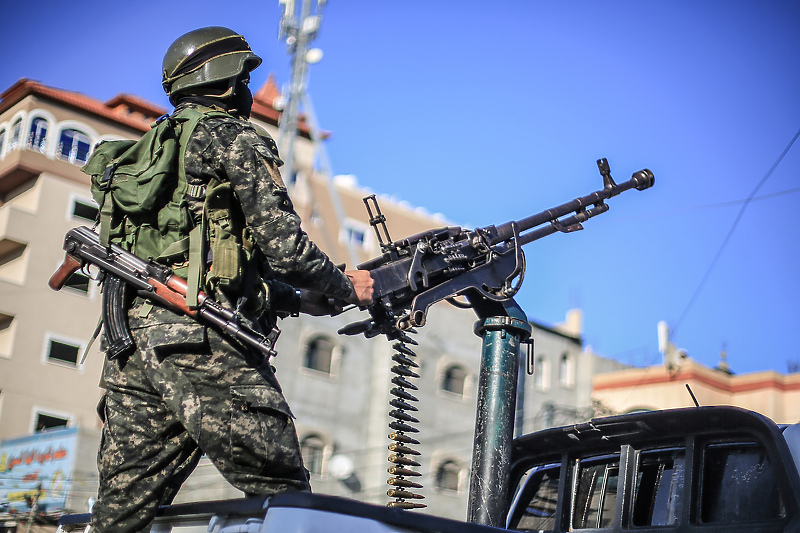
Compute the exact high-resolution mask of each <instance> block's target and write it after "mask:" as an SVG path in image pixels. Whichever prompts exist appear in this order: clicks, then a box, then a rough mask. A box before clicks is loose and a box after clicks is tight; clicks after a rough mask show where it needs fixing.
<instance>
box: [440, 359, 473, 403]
mask: <svg viewBox="0 0 800 533" xmlns="http://www.w3.org/2000/svg"><path fill="white" fill-rule="evenodd" d="M442 390H443V391H446V392H450V393H452V394H457V395H459V396H464V394H466V392H467V372H466V371H465V370H464V369H463V368H461V367H460V366H458V365H453V366H450V367H448V368H447V369H446V370H445V371H444V374H443V375H442Z"/></svg>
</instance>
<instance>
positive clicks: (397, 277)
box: [339, 159, 655, 339]
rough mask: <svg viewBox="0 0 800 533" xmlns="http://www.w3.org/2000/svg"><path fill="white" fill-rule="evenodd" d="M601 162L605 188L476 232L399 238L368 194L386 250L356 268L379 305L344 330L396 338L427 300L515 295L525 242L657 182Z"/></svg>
mask: <svg viewBox="0 0 800 533" xmlns="http://www.w3.org/2000/svg"><path fill="white" fill-rule="evenodd" d="M597 166H598V169H599V170H600V174H601V175H602V177H603V188H602V189H601V190H599V191H595V192H593V193H591V194H589V195H587V196H583V197H580V198H576V199H575V200H572V201H571V202H567V203H565V204H562V205H559V206H557V207H553V208H551V209H547V210H545V211H542V212H541V213H538V214H536V215H532V216H529V217H527V218H524V219H522V220H517V221H512V222H506V223H505V224H501V225H499V226H486V227H484V228H478V229H475V230H473V231H469V230H464V229H462V228H460V227H457V226H456V227H444V228H439V229H434V230H430V231H425V232H422V233H419V234H417V235H414V236H411V237H408V238H405V239H401V240H399V241H394V242H393V241H392V240H391V238H390V237H389V232H388V230H387V229H386V217H385V216H383V214H382V213H381V211H380V207H379V206H378V202H377V200H376V199H375V195H371V196H367V197H366V198H364V203H365V204H366V207H367V213H368V214H369V216H370V225H372V227H373V229H374V230H375V234H376V235H377V238H378V242H379V244H380V246H381V251H382V252H383V254H382V255H381V256H380V257H377V258H375V259H372V260H370V261H367V262H366V263H363V264H361V265H358V268H359V269H360V270H369V271H370V273H371V274H372V278H373V280H374V293H373V297H374V303H373V304H372V305H370V306H369V307H367V309H368V311H369V313H370V316H371V317H370V318H369V319H367V320H364V321H361V322H356V323H353V324H350V325H348V326H345V327H344V328H342V329H340V330H339V333H342V334H345V335H357V334H360V333H363V334H364V335H365V336H366V337H368V338H369V337H374V336H376V335H379V334H385V335H387V337H389V338H390V339H394V338H398V337H399V336H400V335H401V332H403V331H407V330H410V329H412V328H414V327H421V326H423V325H424V324H425V320H426V317H427V314H428V309H429V308H430V306H431V305H433V304H434V303H436V302H439V301H441V300H447V301H449V302H450V303H452V304H454V305H456V306H459V307H473V306H479V305H484V304H486V303H489V304H491V302H503V301H505V300H508V299H509V298H512V297H513V296H514V295H515V294H516V293H517V291H518V290H519V288H520V286H521V284H522V281H523V279H524V275H525V255H524V254H523V252H522V246H523V245H524V244H528V243H529V242H533V241H535V240H537V239H541V238H542V237H546V236H548V235H551V234H553V233H556V232H562V233H570V232H573V231H577V230H580V229H583V226H582V225H581V222H584V221H586V220H588V219H590V218H592V217H593V216H596V215H599V214H602V213H605V212H606V211H608V205H607V204H606V203H605V200H607V199H609V198H611V197H613V196H617V195H618V194H620V193H622V192H624V191H627V190H628V189H632V188H636V189H637V190H639V191H643V190H645V189H647V188H649V187H652V186H653V184H654V183H655V177H654V176H653V173H652V172H650V171H649V170H648V169H644V170H640V171H639V172H636V173H634V174H633V176H632V177H631V179H630V180H628V181H626V182H624V183H620V184H617V183H615V182H614V180H613V178H612V177H611V171H610V169H609V166H608V161H606V159H599V160H598V161H597ZM571 213H572V215H571V216H566V215H570V214H571ZM562 217H566V218H562ZM539 226H542V227H539ZM523 232H527V233H523ZM457 296H465V297H466V299H467V302H462V301H460V300H456V299H455V297H457Z"/></svg>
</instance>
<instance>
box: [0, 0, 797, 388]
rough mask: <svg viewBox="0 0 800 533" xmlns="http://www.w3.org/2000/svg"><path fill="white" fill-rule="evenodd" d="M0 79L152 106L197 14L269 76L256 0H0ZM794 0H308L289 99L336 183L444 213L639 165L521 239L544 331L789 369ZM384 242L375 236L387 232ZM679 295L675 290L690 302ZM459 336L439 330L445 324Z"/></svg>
mask: <svg viewBox="0 0 800 533" xmlns="http://www.w3.org/2000/svg"><path fill="white" fill-rule="evenodd" d="M3 11H4V16H3V22H2V23H0V27H1V28H2V31H1V32H0V48H1V49H2V50H3V54H2V55H0V87H2V88H6V87H8V86H9V85H11V84H12V83H14V82H15V81H16V80H17V79H18V78H21V77H28V78H33V79H36V80H39V81H41V82H43V83H45V84H48V85H53V86H56V87H61V88H64V89H70V90H75V91H80V92H83V93H86V94H88V95H91V96H93V97H96V98H99V99H102V100H106V99H109V98H111V97H113V96H114V95H115V94H117V93H119V92H128V93H134V94H137V95H139V96H142V97H144V98H147V99H149V100H152V101H154V102H157V103H160V104H162V105H164V106H165V107H166V106H167V101H166V99H165V98H164V96H163V94H162V93H161V88H160V77H159V76H160V74H159V70H160V66H161V59H162V57H163V53H164V51H165V50H166V48H167V46H169V44H170V43H171V42H172V41H173V40H174V39H175V38H176V37H178V36H179V35H181V34H182V33H184V32H186V31H189V30H192V29H195V28H197V27H201V26H206V25H223V26H228V27H231V28H233V29H235V30H236V31H239V32H241V33H243V34H244V35H245V36H246V37H247V38H248V40H249V42H250V43H251V45H252V47H253V49H254V50H255V51H256V52H257V53H258V54H259V55H261V56H262V57H263V58H264V65H263V66H262V67H261V68H260V69H258V70H257V71H256V72H255V73H254V76H253V80H254V82H253V86H254V87H258V86H260V84H262V83H263V82H264V81H265V80H266V77H267V74H268V73H269V72H270V71H272V72H275V73H276V74H277V76H278V81H279V83H283V82H285V81H286V80H287V77H288V71H289V68H288V57H287V56H286V51H285V47H284V45H283V43H281V42H279V41H278V39H277V25H278V19H279V16H280V8H279V6H278V2H277V0H275V1H262V2H226V3H219V2H210V1H195V2H174V1H163V0H162V1H158V2H156V1H152V0H144V1H140V2H137V3H136V4H135V6H134V4H130V3H128V4H125V3H110V2H99V1H87V2H81V3H80V4H70V3H63V2H53V1H45V2H38V3H30V2H28V3H14V5H13V6H4V7H3ZM797 28H800V3H798V2H793V1H785V2H784V1H756V0H753V1H737V0H720V1H704V0H692V1H679V0H672V1H669V2H667V1H660V2H656V1H652V2H641V1H605V2H597V1H580V2H579V1H572V0H565V1H561V2H544V1H515V2H511V1H507V2H502V1H500V2H487V1H483V2H479V1H475V0H460V1H458V2H456V1H438V2H430V1H427V0H426V1H418V0H406V1H403V2H368V1H363V0H362V1H347V2H345V1H341V0H338V1H337V0H333V1H331V2H329V4H328V6H327V7H326V9H325V12H324V20H323V23H322V29H321V32H320V34H319V37H318V39H317V41H316V42H315V45H316V46H319V47H320V48H322V49H323V50H324V53H325V56H324V58H323V60H322V62H320V63H319V64H317V65H314V66H312V67H311V71H310V72H311V74H310V94H311V97H312V99H313V101H314V105H315V108H316V111H317V114H318V116H319V120H320V122H321V124H322V126H323V127H324V128H325V129H327V130H330V131H332V132H333V137H332V139H331V141H330V142H329V147H328V148H329V154H330V157H331V160H332V165H333V167H334V171H335V172H336V173H341V174H355V175H356V176H357V177H358V180H359V182H360V184H362V185H364V186H367V187H369V188H371V189H373V190H375V191H377V192H381V193H386V194H391V195H394V196H396V197H398V198H400V199H402V200H406V201H408V202H410V203H411V204H413V205H416V206H423V207H425V208H427V209H428V210H429V211H431V212H441V213H443V214H444V215H445V216H446V217H447V218H448V219H449V220H451V221H453V222H455V223H458V224H462V225H465V226H470V227H474V226H485V225H488V224H492V223H500V222H505V221H507V220H510V219H520V218H523V217H525V216H527V215H529V214H532V213H535V212H539V211H541V210H543V209H546V208H548V207H552V206H555V205H558V204H561V203H564V202H566V201H569V200H571V199H573V198H575V197H577V196H582V195H584V194H587V193H589V192H591V191H594V190H596V189H598V188H600V186H601V184H602V182H601V179H600V176H599V174H598V173H597V170H596V166H595V160H596V159H598V158H600V157H606V158H608V160H609V162H610V163H611V169H612V173H613V175H614V177H615V178H616V180H617V181H624V180H626V179H628V178H629V177H630V175H631V174H632V173H633V172H635V171H637V170H639V169H642V168H645V167H647V168H650V169H651V170H652V171H653V172H654V173H655V176H656V186H655V187H654V188H652V189H650V190H648V191H645V192H638V191H632V192H629V193H625V194H623V195H622V196H619V197H617V198H614V199H612V200H611V201H609V204H610V206H611V210H610V211H609V213H607V214H604V215H602V216H600V217H597V218H595V219H592V220H590V221H588V222H587V223H586V224H585V227H586V229H585V230H584V231H583V232H580V233H577V234H572V235H554V236H552V237H549V238H547V239H545V240H543V241H539V242H537V243H535V244H531V245H529V246H528V247H527V249H526V252H527V258H528V273H527V277H526V280H525V284H524V285H523V288H522V290H521V292H520V294H519V295H518V297H517V300H518V301H519V303H520V304H521V305H522V307H523V308H524V309H525V311H526V312H527V313H528V315H529V316H531V317H532V318H534V319H536V320H539V321H544V322H549V323H555V322H560V321H562V320H563V319H564V316H565V314H566V311H567V310H568V309H569V308H572V307H579V308H581V309H583V311H584V335H585V341H586V343H587V344H589V345H591V346H592V347H593V349H594V350H595V351H597V352H598V353H600V354H602V355H606V356H610V357H615V358H618V359H620V360H622V361H625V362H630V363H634V364H638V365H646V364H654V363H657V362H658V361H659V357H658V347H657V334H656V324H657V323H658V321H660V320H665V321H667V323H669V324H670V325H671V326H673V328H675V331H674V338H673V340H674V342H675V344H676V345H678V346H679V347H681V348H684V349H685V350H687V351H688V353H689V355H690V357H692V358H694V359H696V360H699V361H701V362H703V363H705V364H709V365H715V364H716V362H717V360H718V355H719V352H720V350H721V349H722V347H723V344H724V345H725V346H726V347H727V351H728V356H729V357H728V360H729V363H730V365H731V368H732V370H734V371H735V372H737V373H743V372H750V371H756V370H765V369H775V370H779V371H781V372H785V371H786V369H787V361H798V362H800V350H798V348H797V342H796V341H795V339H794V334H795V332H796V331H797V324H800V310H799V309H800V306H798V305H797V298H798V296H800V290H799V289H800V281H798V276H797V275H796V270H797V268H796V267H797V265H798V263H799V262H800V261H799V260H800V254H799V253H798V242H799V239H798V233H800V232H799V231H798V227H800V225H798V222H797V219H796V216H795V214H794V212H793V211H794V208H795V205H796V203H797V202H798V199H800V195H798V192H800V191H799V189H800V175H799V174H798V172H799V171H800V143H798V146H795V147H794V148H792V149H791V150H790V151H789V153H788V154H787V156H786V157H785V159H784V160H783V161H782V162H781V164H780V165H779V166H778V167H777V168H776V170H775V171H774V172H773V173H772V174H771V176H770V177H769V179H768V180H767V181H766V182H765V183H764V185H763V186H762V187H761V188H760V190H759V191H758V194H757V195H756V199H755V200H754V201H752V202H751V203H750V204H749V206H748V207H747V210H746V211H745V212H744V214H743V215H742V217H741V219H740V220H739V222H738V225H737V227H736V229H735V231H734V232H733V233H732V234H731V236H730V239H729V240H728V242H727V246H726V247H725V249H724V250H723V251H722V253H721V255H720V256H719V260H718V262H717V263H716V265H715V267H714V268H713V270H711V272H710V274H709V276H708V277H707V281H706V282H705V284H704V285H703V286H702V290H700V292H699V293H698V292H697V290H698V287H699V286H700V285H701V282H702V280H703V279H704V277H705V276H706V273H707V272H708V271H709V267H710V266H711V265H712V262H713V261H714V258H715V257H716V256H717V254H718V252H719V250H720V247H721V246H722V244H723V242H724V241H725V240H726V236H727V235H728V233H729V231H730V230H731V227H732V225H733V224H734V222H735V220H736V219H737V215H738V213H739V211H740V209H741V207H742V202H743V201H744V200H745V199H746V198H748V196H749V195H750V194H751V192H752V191H753V190H754V189H755V188H756V186H757V185H758V184H759V182H761V181H762V179H763V178H764V177H765V175H766V174H767V172H768V171H769V169H770V167H771V166H772V165H773V164H774V163H775V161H776V160H777V159H778V157H779V155H780V154H781V152H782V151H783V150H784V148H785V147H786V146H787V145H788V143H789V142H790V141H791V139H792V138H793V137H794V135H795V133H796V132H797V131H798V129H800V98H798V95H800V64H799V63H800V32H799V31H798V30H797ZM398 237H400V236H395V238H398ZM695 294H697V297H696V298H693V296H694V295H695ZM455 334H457V333H455Z"/></svg>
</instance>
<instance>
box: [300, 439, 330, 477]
mask: <svg viewBox="0 0 800 533" xmlns="http://www.w3.org/2000/svg"><path fill="white" fill-rule="evenodd" d="M300 453H301V454H302V455H303V463H304V464H305V467H306V468H308V471H309V472H311V473H312V474H317V475H320V474H322V461H323V459H324V457H325V442H324V441H323V440H322V439H321V438H319V437H318V436H317V435H309V436H308V437H305V438H304V439H303V440H302V442H301V443H300Z"/></svg>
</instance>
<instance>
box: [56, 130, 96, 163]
mask: <svg viewBox="0 0 800 533" xmlns="http://www.w3.org/2000/svg"><path fill="white" fill-rule="evenodd" d="M90 151H91V141H90V140H89V137H88V136H87V135H86V134H84V133H81V132H80V131H78V130H75V129H65V130H63V131H62V132H61V138H60V140H59V144H58V156H59V157H60V158H62V159H65V160H67V161H69V162H70V163H74V164H76V165H82V164H84V163H86V160H87V159H89V152H90Z"/></svg>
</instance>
